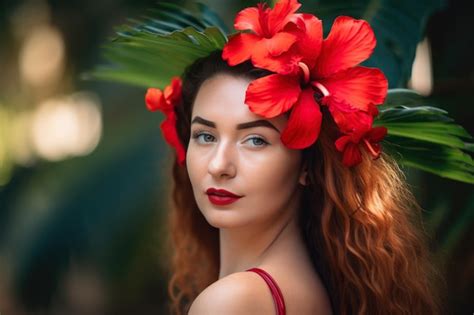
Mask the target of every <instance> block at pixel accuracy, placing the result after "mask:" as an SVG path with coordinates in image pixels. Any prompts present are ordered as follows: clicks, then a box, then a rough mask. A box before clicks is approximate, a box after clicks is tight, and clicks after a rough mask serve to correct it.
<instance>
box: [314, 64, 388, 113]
mask: <svg viewBox="0 0 474 315" xmlns="http://www.w3.org/2000/svg"><path fill="white" fill-rule="evenodd" d="M320 83H322V84H323V85H324V86H325V87H326V89H327V90H328V91H329V92H330V93H331V97H329V98H327V99H328V101H329V102H331V101H335V102H338V103H347V104H349V105H350V106H351V107H352V108H355V109H359V110H363V111H366V112H373V109H371V107H370V104H382V103H383V102H384V100H385V97H386V96H387V89H388V81H387V78H386V77H385V75H384V74H383V72H382V71H380V70H379V69H376V68H366V67H354V68H349V69H347V70H344V71H340V72H338V73H336V74H335V75H332V76H330V77H328V78H324V79H322V80H320Z"/></svg>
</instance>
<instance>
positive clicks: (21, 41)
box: [0, 0, 474, 315]
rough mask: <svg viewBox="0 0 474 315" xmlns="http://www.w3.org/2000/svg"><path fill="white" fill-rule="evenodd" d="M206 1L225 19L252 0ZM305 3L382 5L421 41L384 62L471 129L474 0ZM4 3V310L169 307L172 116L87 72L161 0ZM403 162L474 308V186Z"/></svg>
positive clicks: (452, 283)
mask: <svg viewBox="0 0 474 315" xmlns="http://www.w3.org/2000/svg"><path fill="white" fill-rule="evenodd" d="M175 2H176V1H175ZM179 2H180V3H183V5H186V1H179ZM202 2H203V3H205V4H207V5H209V6H210V7H211V8H213V9H214V10H216V11H217V12H218V13H219V14H220V16H221V17H222V18H223V19H224V22H225V23H226V24H227V25H228V26H229V27H231V26H232V19H233V16H234V15H235V13H236V12H237V11H238V10H239V9H240V8H242V7H244V6H248V5H253V4H255V1H227V0H226V1H218V0H208V1H202ZM301 2H303V3H304V5H305V6H304V7H303V8H305V9H304V11H310V12H313V13H315V14H317V15H318V10H319V9H321V10H322V11H324V9H325V8H328V7H330V6H331V5H342V6H344V5H345V6H347V14H348V15H352V14H351V12H353V11H354V12H358V11H357V10H358V7H357V6H361V7H362V8H363V10H365V11H364V12H366V13H367V16H368V17H370V14H371V13H374V12H377V10H380V8H381V7H382V8H385V11H386V12H385V18H388V19H390V18H393V21H392V22H393V29H392V30H391V31H393V32H395V33H397V32H398V33H402V34H403V38H404V39H406V40H407V43H413V42H414V43H415V45H414V47H413V52H412V53H409V54H408V55H406V54H403V53H402V52H403V51H401V52H400V53H399V54H398V55H397V54H395V55H394V57H393V56H392V57H393V58H395V59H397V58H398V59H399V60H398V62H399V63H404V64H408V68H407V67H405V68H403V67H393V63H391V66H392V68H390V67H389V65H388V64H387V66H386V69H385V70H386V71H391V73H392V75H391V78H394V77H396V78H397V79H396V80H394V79H392V80H391V81H390V87H392V88H396V87H406V86H409V87H411V88H413V89H415V90H417V91H418V92H419V93H421V94H423V95H425V96H426V97H427V99H428V100H429V102H430V104H434V105H436V106H439V107H441V108H444V109H446V110H448V111H449V113H450V116H451V117H453V118H455V120H456V121H457V122H458V123H459V124H461V125H463V126H464V127H466V129H467V130H468V131H469V132H470V134H474V124H473V122H474V120H473V118H474V108H473V91H474V58H473V56H474V36H472V32H473V31H474V16H473V13H472V12H474V2H472V1H470V0H445V1H441V0H437V1H429V0H424V1H421V0H420V1H395V0H392V1H388V0H378V1H358V2H357V1H341V0H339V1H335V0H334V1H301ZM0 3H1V5H0V38H1V40H0V314H2V315H10V314H166V313H167V293H166V285H167V279H168V276H169V273H168V269H167V267H168V266H167V259H168V257H169V253H168V252H167V250H166V248H165V246H164V243H165V239H166V237H167V235H166V230H165V227H164V225H163V220H164V216H165V215H166V211H167V199H166V197H165V196H166V194H167V193H168V192H169V189H170V174H171V173H170V165H171V162H172V161H171V155H170V150H169V148H168V147H167V146H166V145H165V143H164V141H163V139H162V138H161V135H160V132H159V127H158V125H159V123H160V122H161V119H162V116H161V115H160V114H150V113H149V112H147V111H146V109H145V105H144V101H143V97H144V93H145V89H144V88H139V87H132V86H127V85H124V84H118V83H111V82H103V81H97V80H84V79H82V78H83V77H84V75H83V74H84V73H86V72H88V71H90V70H91V69H93V68H94V67H95V66H96V65H98V64H101V63H104V62H105V61H104V59H103V57H102V56H101V51H100V48H101V45H103V44H104V43H105V42H106V41H107V40H108V39H109V38H110V37H111V36H113V35H114V26H117V25H120V24H123V23H126V22H127V18H130V17H139V16H140V15H143V14H145V13H146V9H147V8H150V7H153V6H154V5H156V0H153V1H149V0H133V1H132V0H120V1H119V0H116V1H114V0H102V1H92V0H72V1H58V0H17V1H13V0H10V1H5V0H3V1H1V2H0ZM400 7H403V8H402V9H403V10H402V11H403V12H405V14H406V15H407V17H408V18H411V19H415V20H417V21H418V23H419V25H418V26H419V27H416V29H413V28H410V24H409V23H406V21H408V20H404V19H403V16H400V15H399V13H400V12H399V9H400ZM308 8H310V9H308ZM397 10H398V11H397ZM392 13H393V14H392ZM397 14H398V15H397ZM330 22H331V21H325V23H330ZM327 25H330V24H325V29H326V30H328V29H329V28H328V26H327ZM376 32H377V31H376ZM376 34H377V33H376ZM379 35H381V34H377V36H379ZM407 45H408V44H407ZM395 48H396V47H395ZM402 48H403V47H402ZM408 48H409V47H408ZM415 48H416V58H415V59H414V60H415V62H414V63H413V58H414V57H415ZM394 51H395V52H396V49H395V50H394ZM405 51H408V52H410V51H411V50H410V49H406V50H405ZM377 62H378V63H383V61H380V60H378V61H377ZM406 68H407V69H408V71H405V70H406ZM405 171H406V174H407V180H408V181H409V184H410V186H411V188H412V190H413V192H414V193H415V195H416V197H417V199H418V201H419V203H420V205H421V206H422V207H423V209H424V222H425V228H426V231H427V233H428V234H429V235H430V236H431V243H430V246H431V249H432V251H433V252H434V253H435V259H436V263H438V265H439V266H440V267H439V268H440V269H441V271H442V273H443V274H444V275H445V279H446V286H447V290H446V294H445V296H446V297H445V299H446V300H445V301H444V302H443V303H444V305H445V306H446V309H447V310H449V311H450V312H451V313H452V314H472V313H473V312H474V302H473V299H472V297H473V296H474V247H473V245H472V244H473V241H474V229H473V227H474V191H473V189H472V188H473V187H472V185H469V184H465V183H460V182H455V181H453V180H448V179H444V178H440V177H437V176H434V175H431V174H427V173H424V172H421V171H416V170H413V169H409V168H406V169H405Z"/></svg>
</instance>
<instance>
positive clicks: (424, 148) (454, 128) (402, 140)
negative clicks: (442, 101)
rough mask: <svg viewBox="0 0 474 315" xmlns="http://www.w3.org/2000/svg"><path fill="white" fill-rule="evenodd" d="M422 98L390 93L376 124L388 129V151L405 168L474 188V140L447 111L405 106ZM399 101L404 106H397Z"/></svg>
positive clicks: (381, 108) (386, 139) (402, 93)
mask: <svg viewBox="0 0 474 315" xmlns="http://www.w3.org/2000/svg"><path fill="white" fill-rule="evenodd" d="M419 98H420V96H419V95H417V94H416V93H415V92H413V93H411V94H410V92H408V91H407V90H398V91H391V92H390V93H389V97H387V101H386V103H385V104H384V105H382V106H381V107H380V114H379V116H378V117H377V118H376V120H375V121H374V125H375V126H385V127H387V129H388V135H387V137H386V138H385V139H384V141H383V145H384V149H385V150H387V151H388V152H389V153H391V154H392V155H393V156H395V158H397V159H398V160H399V162H400V163H401V164H404V165H407V166H410V167H414V168H417V169H421V170H424V171H427V172H431V173H434V174H436V175H439V176H441V177H446V178H450V179H455V180H459V181H462V182H466V183H471V184H474V162H473V159H472V157H471V155H470V154H469V153H467V152H469V151H471V152H472V147H473V142H472V140H473V138H472V136H471V135H470V134H469V133H468V132H467V131H466V130H465V129H464V128H463V127H462V126H460V125H458V124H456V123H455V122H454V120H453V119H452V118H451V117H449V116H448V115H447V112H446V111H444V110H443V109H440V108H437V107H433V106H412V107H409V106H405V105H403V103H411V102H414V103H415V102H416V103H419V101H420V100H419ZM410 99H413V101H411V100H410ZM397 101H399V102H401V103H402V104H399V105H396V102H397Z"/></svg>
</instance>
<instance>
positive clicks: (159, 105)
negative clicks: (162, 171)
mask: <svg viewBox="0 0 474 315" xmlns="http://www.w3.org/2000/svg"><path fill="white" fill-rule="evenodd" d="M181 86H182V82H181V79H180V78H179V77H174V78H173V79H172V80H171V83H170V85H168V86H166V87H165V89H164V91H161V90H159V89H155V88H149V89H148V90H147V93H146V95H145V103H146V106H147V108H148V110H150V111H152V112H154V111H157V110H160V111H162V112H163V113H164V114H165V115H166V119H165V120H164V121H163V122H162V123H161V125H160V128H161V132H162V133H163V137H164V138H165V140H166V142H167V143H168V144H169V145H170V146H172V147H173V148H174V149H175V150H176V155H177V159H178V163H179V165H181V166H182V165H184V161H185V158H186V152H185V150H184V147H183V145H182V144H181V142H180V140H179V138H178V133H177V131H176V114H175V111H174V107H175V106H176V105H177V104H178V103H179V102H180V100H181Z"/></svg>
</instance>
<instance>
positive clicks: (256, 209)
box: [186, 74, 330, 315]
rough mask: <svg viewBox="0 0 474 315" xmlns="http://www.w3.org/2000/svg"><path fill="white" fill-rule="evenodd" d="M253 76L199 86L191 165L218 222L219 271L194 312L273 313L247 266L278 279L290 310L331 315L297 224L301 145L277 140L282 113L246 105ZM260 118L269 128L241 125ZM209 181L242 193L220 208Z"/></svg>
mask: <svg viewBox="0 0 474 315" xmlns="http://www.w3.org/2000/svg"><path fill="white" fill-rule="evenodd" d="M249 82H250V80H248V79H246V78H242V77H234V76H231V75H229V74H217V75H215V76H213V77H211V78H209V79H207V80H206V81H205V82H204V83H203V84H202V86H201V88H200V90H199V92H198V94H197V96H196V100H195V103H194V106H193V112H192V118H191V121H195V120H196V117H200V118H202V119H204V121H203V120H202V119H201V120H200V122H199V121H195V122H193V123H192V126H191V140H190V143H189V146H188V149H187V157H186V161H187V169H188V173H189V177H190V180H191V184H192V186H193V192H194V197H195V199H196V202H197V204H198V207H199V209H200V211H201V213H202V214H203V216H204V217H205V218H206V220H207V222H208V223H209V224H211V225H212V226H214V227H216V228H219V241H220V270H219V280H218V281H216V282H215V283H213V284H212V285H210V286H209V287H208V288H206V289H205V290H204V291H203V292H202V293H201V294H200V295H199V296H198V297H197V298H196V300H195V301H194V302H193V304H192V306H191V309H190V311H189V314H192V315H194V314H224V313H225V314H243V313H245V314H274V313H275V307H274V305H273V299H272V296H271V293H270V290H269V288H268V286H267V285H266V283H265V282H264V281H263V279H262V278H261V277H260V276H259V275H257V274H255V273H253V272H245V270H246V269H248V268H251V267H259V268H262V269H264V270H265V271H267V272H268V273H270V275H272V277H273V278H274V279H275V280H276V282H277V283H278V285H279V287H280V289H281V290H282V293H283V296H284V299H285V304H286V310H287V314H314V312H318V314H330V306H329V300H328V298H327V294H326V292H325V289H324V287H323V286H322V283H321V281H320V279H319V277H318V275H317V273H316V272H315V271H314V270H313V267H312V265H311V262H310V258H309V256H308V253H307V251H306V249H305V247H304V243H303V241H302V239H301V237H300V232H299V229H298V227H297V215H296V214H297V210H298V206H299V203H300V198H301V189H302V186H303V185H305V184H306V182H305V178H306V171H305V167H304V165H302V156H301V151H299V150H292V149H288V148H286V147H285V146H284V145H283V143H282V142H281V140H280V133H281V131H282V130H283V129H284V127H285V126H286V123H287V118H286V117H285V116H284V115H281V116H278V117H274V118H272V119H263V118H262V117H261V116H258V115H256V114H254V113H252V112H251V111H250V110H249V108H248V106H247V105H245V103H244V100H245V91H246V89H247V86H248V84H249ZM198 120H199V119H198ZM257 120H264V121H266V125H267V126H254V127H251V128H245V129H238V128H237V126H238V125H239V124H242V123H247V122H253V121H257ZM209 122H212V123H213V124H214V126H213V127H211V126H209V125H210V124H211V123H209ZM268 123H269V124H268ZM270 124H271V126H270ZM210 187H214V188H220V189H225V190H227V191H230V192H232V193H234V194H236V195H240V196H243V197H242V198H240V199H239V200H238V201H236V202H234V203H232V204H230V205H225V206H217V205H214V204H212V203H211V202H210V201H209V199H208V196H207V194H206V190H207V189H208V188H210Z"/></svg>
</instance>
